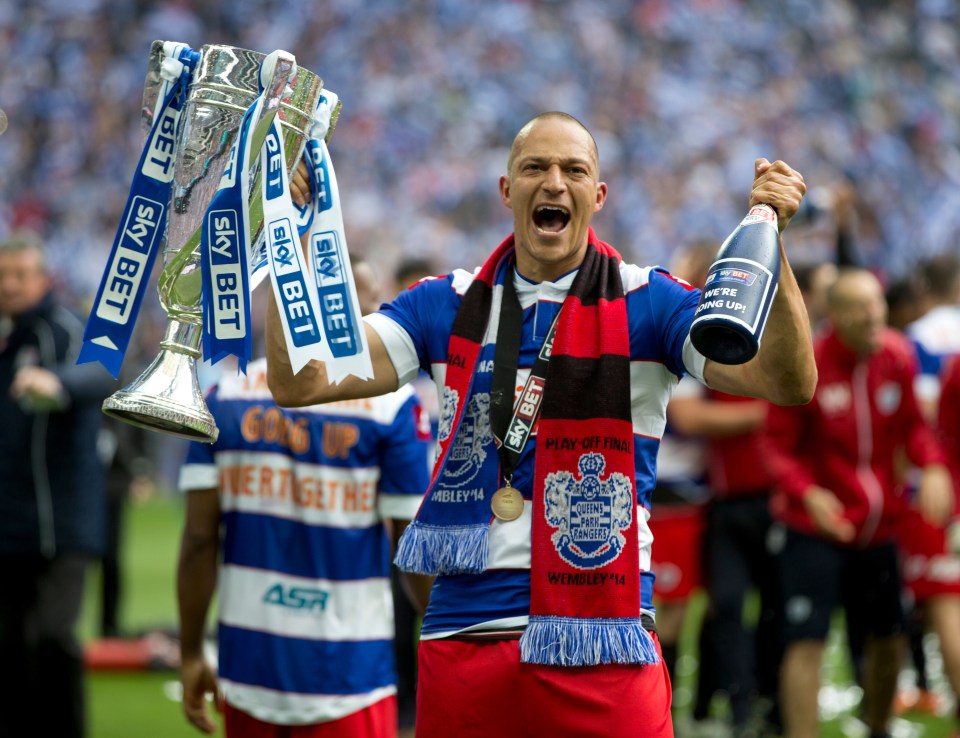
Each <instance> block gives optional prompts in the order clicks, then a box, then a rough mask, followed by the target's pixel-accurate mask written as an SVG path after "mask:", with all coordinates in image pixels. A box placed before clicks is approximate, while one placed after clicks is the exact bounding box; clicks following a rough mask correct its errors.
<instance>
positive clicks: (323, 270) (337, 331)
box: [306, 90, 373, 383]
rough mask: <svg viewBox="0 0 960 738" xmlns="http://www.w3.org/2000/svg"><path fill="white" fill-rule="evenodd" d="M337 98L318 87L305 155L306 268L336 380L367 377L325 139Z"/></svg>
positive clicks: (367, 357)
mask: <svg viewBox="0 0 960 738" xmlns="http://www.w3.org/2000/svg"><path fill="white" fill-rule="evenodd" d="M338 103H339V100H338V98H337V95H336V93H334V92H331V91H329V90H324V91H323V94H322V96H321V98H320V103H319V104H318V105H317V111H316V113H315V114H314V116H313V123H312V126H311V129H310V138H309V139H308V140H307V145H306V151H307V155H306V159H307V163H308V164H309V165H310V170H311V172H312V174H313V188H312V189H313V193H314V195H313V200H312V202H311V203H310V210H311V213H310V215H309V217H307V218H306V220H307V228H308V243H309V252H308V253H309V257H308V260H309V262H310V267H311V268H312V271H313V276H314V280H315V282H316V288H317V296H318V297H319V300H320V303H319V306H320V325H321V329H322V330H323V334H324V337H325V339H326V344H325V345H326V349H327V351H328V358H327V359H326V365H327V366H326V368H327V377H328V378H329V379H330V380H331V381H333V382H337V383H339V382H340V381H341V380H343V379H344V378H345V377H347V376H350V375H353V376H356V377H359V378H360V379H369V378H371V377H373V366H372V364H371V361H370V351H369V348H368V347H367V337H366V332H365V331H364V327H363V320H362V316H361V313H360V303H359V300H358V299H357V289H356V285H355V284H354V280H353V271H352V269H351V266H350V254H349V252H348V250H347V239H346V236H345V235H344V229H343V210H342V208H341V206H340V192H339V190H338V188H337V175H336V173H335V172H334V169H333V161H332V160H331V158H330V152H329V151H328V149H327V144H326V138H327V133H328V131H329V130H330V125H331V123H332V117H333V114H334V112H335V111H336V109H337V105H338Z"/></svg>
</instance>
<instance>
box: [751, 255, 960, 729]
mask: <svg viewBox="0 0 960 738" xmlns="http://www.w3.org/2000/svg"><path fill="white" fill-rule="evenodd" d="M885 318H886V303H885V301H884V297H883V291H882V289H881V286H880V283H879V282H878V281H877V279H876V278H875V277H874V276H873V275H872V274H871V273H870V272H868V271H866V270H862V269H848V270H845V271H844V272H843V273H842V274H841V275H840V276H839V277H838V279H837V281H836V282H835V283H834V285H833V287H832V288H831V289H830V292H829V296H828V322H829V326H828V329H827V330H826V332H825V333H824V335H822V336H821V337H820V338H819V339H818V340H817V341H816V343H815V347H814V348H815V357H816V362H817V369H818V371H819V383H818V386H817V390H816V394H815V395H814V398H813V400H812V401H811V402H810V403H809V404H807V405H803V406H798V407H793V408H779V407H773V406H772V407H771V408H770V413H769V416H768V432H769V436H770V440H771V449H770V453H769V462H770V466H771V471H772V472H773V474H774V477H775V480H776V484H777V492H776V498H775V500H774V512H775V515H776V516H777V517H778V518H779V520H780V521H781V522H782V523H783V524H784V525H785V527H786V537H785V541H784V548H783V551H782V553H781V557H780V577H781V595H782V598H783V608H784V609H783V613H784V621H785V622H784V637H785V642H786V644H787V645H786V650H785V653H784V658H783V664H782V668H781V706H782V709H783V718H784V724H785V728H786V733H787V735H788V736H790V738H815V737H816V736H817V735H818V732H819V731H818V721H817V695H818V691H819V686H820V679H819V675H820V666H821V664H822V660H823V649H824V643H825V641H826V637H827V634H828V631H829V628H830V618H831V615H832V612H833V610H834V609H835V607H836V606H838V605H840V604H842V605H843V607H844V609H845V613H846V617H847V627H848V629H851V630H857V629H859V630H860V631H861V632H862V633H863V634H865V636H866V640H865V643H866V652H865V657H866V658H865V664H864V667H863V672H862V673H863V677H864V685H863V686H864V692H865V695H864V702H863V707H864V714H863V719H864V721H865V722H866V724H867V725H868V727H869V728H870V731H871V736H884V735H886V734H887V733H886V726H887V722H888V720H889V718H890V711H891V705H892V701H893V695H894V691H895V688H896V679H897V673H898V671H899V667H900V663H901V655H902V653H903V649H904V645H905V644H904V637H903V630H904V615H903V610H902V605H901V601H900V594H901V583H900V574H899V571H898V562H897V549H896V545H895V542H894V536H895V533H896V531H897V524H898V521H899V518H900V516H901V515H902V513H903V512H904V510H905V509H906V507H907V505H908V501H907V499H906V498H905V497H904V496H902V494H901V488H900V486H899V484H898V477H897V472H896V468H897V460H898V458H899V457H900V454H902V453H905V454H906V456H907V458H908V459H909V460H910V461H911V462H912V463H913V464H914V465H915V466H916V467H918V468H919V469H920V470H921V478H920V481H919V486H918V491H917V496H916V504H917V505H918V507H919V509H920V510H921V512H922V513H923V515H924V517H925V518H926V519H927V520H929V521H930V522H932V523H937V524H943V522H944V521H945V520H946V519H947V517H948V516H949V515H950V513H951V512H952V509H953V489H952V485H951V482H950V474H949V472H948V470H947V467H946V466H945V461H946V458H945V454H944V451H943V449H942V448H941V446H940V444H939V443H938V441H937V439H936V437H935V435H934V433H933V430H932V429H931V428H930V426H928V425H927V423H926V421H925V420H924V419H923V417H922V415H921V413H920V410H919V407H918V405H917V401H916V398H915V397H914V394H913V378H914V375H915V373H916V359H915V357H914V355H913V352H912V350H911V348H910V346H909V344H908V343H907V342H906V339H904V338H903V337H902V336H901V335H900V334H898V333H896V332H895V331H893V330H891V329H889V328H887V327H886V325H885Z"/></svg>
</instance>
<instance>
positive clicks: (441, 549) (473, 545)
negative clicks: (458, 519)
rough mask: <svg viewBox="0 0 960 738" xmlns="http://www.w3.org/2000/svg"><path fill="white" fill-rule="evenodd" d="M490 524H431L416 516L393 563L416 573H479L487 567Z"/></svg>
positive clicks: (404, 535) (408, 527)
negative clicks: (418, 519) (419, 519)
mask: <svg viewBox="0 0 960 738" xmlns="http://www.w3.org/2000/svg"><path fill="white" fill-rule="evenodd" d="M489 533H490V526H489V525H487V524H486V523H484V524H482V525H456V526H454V525H449V526H448V525H428V524H424V523H421V522H419V521H417V520H414V521H413V522H412V523H410V525H408V526H407V528H406V530H404V531H403V535H402V536H400V541H399V543H398V544H397V554H396V556H395V557H394V560H393V561H394V563H395V564H396V565H397V567H398V568H399V569H400V570H401V571H407V572H412V573H414V574H429V575H432V576H436V575H438V574H479V573H481V572H482V571H484V570H485V569H486V568H487V556H488V554H489V550H490V549H489V545H488V537H489Z"/></svg>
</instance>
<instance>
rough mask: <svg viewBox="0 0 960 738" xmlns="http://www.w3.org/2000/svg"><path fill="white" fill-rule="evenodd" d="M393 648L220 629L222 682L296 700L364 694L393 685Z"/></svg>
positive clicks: (385, 642)
mask: <svg viewBox="0 0 960 738" xmlns="http://www.w3.org/2000/svg"><path fill="white" fill-rule="evenodd" d="M392 644H393V642H392V641H389V640H376V641H341V642H332V641H315V640H309V639H304V638H287V637H282V636H276V635H271V634H269V633H260V632H257V631H254V630H247V629H245V628H236V627H233V626H229V625H224V624H223V623H221V624H220V628H219V646H220V662H219V664H218V665H217V670H218V672H219V673H220V675H221V676H223V677H224V678H225V679H230V680H232V681H235V682H239V683H242V684H251V685H256V686H259V687H266V688H267V689H275V690H278V691H282V692H293V693H297V694H322V695H338V694H344V695H346V694H365V693H367V692H371V691H373V690H375V689H379V688H381V687H387V686H390V685H392V684H394V683H395V669H394V656H393V645H392Z"/></svg>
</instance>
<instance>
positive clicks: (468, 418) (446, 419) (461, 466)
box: [439, 387, 493, 487]
mask: <svg viewBox="0 0 960 738" xmlns="http://www.w3.org/2000/svg"><path fill="white" fill-rule="evenodd" d="M458 399H459V396H458V393H457V391H456V390H453V389H450V388H449V387H444V389H443V401H442V406H441V411H440V429H439V439H440V441H441V442H442V441H444V440H446V438H447V437H448V436H449V435H450V432H451V429H452V428H453V421H454V415H455V414H456V411H457V400H458ZM492 444H493V434H492V433H491V431H490V395H489V394H488V393H486V392H479V393H477V394H476V395H474V396H473V397H471V398H470V399H469V401H468V402H467V407H466V408H465V409H464V411H463V420H462V421H461V422H460V426H459V428H458V429H457V435H456V436H455V437H454V439H453V447H452V448H451V449H450V453H449V455H448V459H447V471H446V473H445V477H446V483H447V484H448V486H454V487H462V486H463V485H464V484H466V483H467V482H469V481H471V480H472V479H473V478H474V477H475V476H477V473H478V472H479V471H480V467H481V466H483V462H484V461H485V460H486V458H487V449H486V448H485V447H486V446H489V445H492Z"/></svg>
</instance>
